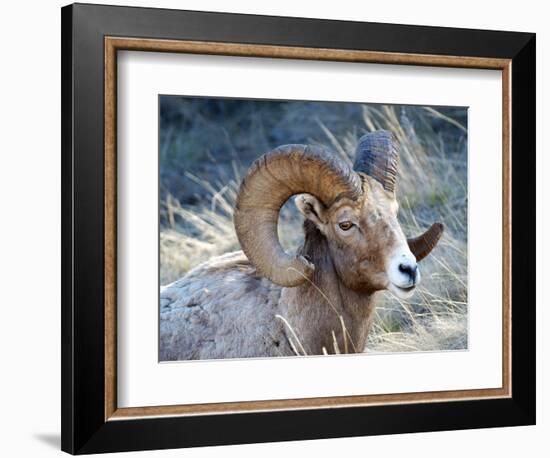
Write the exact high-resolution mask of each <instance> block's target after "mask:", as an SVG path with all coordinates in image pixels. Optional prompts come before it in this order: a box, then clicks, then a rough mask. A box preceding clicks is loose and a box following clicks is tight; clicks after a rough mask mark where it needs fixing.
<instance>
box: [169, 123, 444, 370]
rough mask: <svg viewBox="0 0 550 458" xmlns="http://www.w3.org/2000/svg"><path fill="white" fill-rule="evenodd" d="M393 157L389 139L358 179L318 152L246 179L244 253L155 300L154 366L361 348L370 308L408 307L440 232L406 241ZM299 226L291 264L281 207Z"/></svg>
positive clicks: (360, 157)
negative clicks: (391, 299)
mask: <svg viewBox="0 0 550 458" xmlns="http://www.w3.org/2000/svg"><path fill="white" fill-rule="evenodd" d="M397 161H398V153H397V150H396V147H395V142H394V139H393V136H392V134H391V133H389V132H387V131H377V132H373V133H370V134H366V135H364V136H363V137H362V138H361V139H360V140H359V144H358V146H357V150H356V159H355V164H354V167H353V169H352V168H351V167H350V166H349V165H348V164H347V163H345V162H344V161H343V160H341V159H340V158H338V157H337V156H336V155H335V154H333V153H331V152H330V151H328V150H325V149H324V148H321V147H317V146H306V145H285V146H281V147H279V148H276V149H274V150H273V151H271V152H268V153H266V154H264V155H263V156H262V157H260V158H259V159H257V160H256V161H255V162H254V164H252V166H251V167H250V169H249V170H248V173H247V175H246V176H245V178H244V179H243V181H242V183H241V186H240V189H239V193H238V197H237V202H236V206H235V212H234V223H235V229H236V231H237V236H238V239H239V242H240V244H241V247H242V249H243V251H239V252H235V253H230V254H226V255H223V256H220V257H217V258H214V259H212V260H210V261H208V262H206V263H204V264H201V265H199V266H198V267H196V268H194V269H193V270H191V271H190V272H188V273H187V275H185V276H184V277H183V278H181V279H179V280H177V281H176V282H174V283H172V284H170V285H168V286H166V287H164V288H163V289H162V291H161V298H160V301H161V311H160V359H161V360H162V361H169V360H187V359H215V358H242V357H266V356H281V355H283V356H290V355H296V354H299V355H305V354H307V355H315V354H322V353H324V352H328V353H334V352H337V351H339V352H342V353H343V352H349V353H352V352H361V351H363V350H364V347H365V343H366V339H367V333H368V329H369V324H370V319H371V316H372V311H373V308H374V298H375V296H376V293H377V292H378V291H381V290H384V289H389V290H390V291H392V292H393V293H394V294H395V295H397V296H398V297H400V298H406V297H409V296H410V295H411V294H412V293H413V290H414V288H415V287H416V285H417V284H418V282H419V280H420V272H419V270H418V267H417V262H418V261H420V260H421V259H423V258H424V257H426V256H427V255H428V254H429V253H430V252H431V250H432V249H433V248H434V247H435V245H436V244H437V242H438V240H439V238H440V237H441V234H442V232H443V225H442V224H440V223H436V224H433V225H432V226H431V227H430V228H429V229H428V230H427V231H426V232H425V233H424V234H423V235H421V236H419V237H417V238H413V239H406V238H405V236H404V235H403V231H402V229H401V227H400V225H399V223H398V221H397V210H398V204H397V201H396V198H395V180H396V174H397ZM291 196H296V198H295V202H296V204H297V206H298V208H299V210H300V211H301V213H302V214H303V216H304V217H305V222H304V243H303V246H302V247H301V248H300V249H299V250H298V253H297V254H296V255H292V254H288V253H286V252H285V251H284V250H283V248H282V247H281V244H280V242H279V238H278V235H277V223H278V217H279V210H280V208H281V206H282V205H283V204H284V203H285V202H286V201H287V200H288V199H289V198H290V197H291Z"/></svg>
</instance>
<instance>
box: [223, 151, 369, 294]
mask: <svg viewBox="0 0 550 458" xmlns="http://www.w3.org/2000/svg"><path fill="white" fill-rule="evenodd" d="M361 192H362V191H361V180H360V178H359V176H358V175H357V174H356V173H355V172H354V171H353V170H352V169H351V167H349V166H348V165H347V164H346V163H345V162H344V161H342V160H341V159H339V158H338V157H337V156H336V154H334V153H331V152H330V151H329V150H326V149H324V148H321V147H317V146H309V145H284V146H280V147H278V148H276V149H274V150H272V151H270V152H269V153H266V154H264V155H263V156H262V157H260V158H259V159H257V160H256V161H255V162H254V163H253V164H252V166H251V167H250V169H249V170H248V172H247V174H246V176H245V177H244V179H243V181H242V182H241V186H240V189H239V194H238V196H237V203H236V206H235V212H234V222H235V229H236V231H237V237H238V239H239V242H240V244H241V247H242V249H243V251H244V253H245V254H246V256H247V257H248V259H250V261H251V262H252V263H253V264H254V266H255V267H256V270H257V271H258V272H259V273H260V274H261V275H263V276H265V277H267V278H268V279H270V280H271V281H272V282H274V283H276V284H278V285H281V286H286V287H291V286H297V285H299V284H301V283H303V282H304V281H306V279H308V278H310V277H311V275H312V274H313V271H314V269H315V266H313V264H311V263H310V262H308V261H307V260H306V259H305V258H303V257H301V256H298V257H296V256H291V255H289V254H287V253H285V251H284V250H283V248H282V246H281V244H280V242H279V237H278V234H277V223H278V220H279V210H280V209H281V207H282V206H283V204H284V203H285V202H286V201H287V200H288V199H289V198H290V197H291V196H293V195H295V194H301V193H308V194H312V195H314V196H315V197H317V198H318V199H319V200H320V201H321V202H322V203H323V204H324V205H325V206H327V207H328V206H330V205H332V203H333V202H334V201H335V200H336V199H338V198H341V197H344V196H346V197H349V198H350V199H354V200H355V199H357V198H358V197H359V196H360V195H361Z"/></svg>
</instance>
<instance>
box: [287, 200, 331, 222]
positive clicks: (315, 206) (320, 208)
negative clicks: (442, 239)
mask: <svg viewBox="0 0 550 458" xmlns="http://www.w3.org/2000/svg"><path fill="white" fill-rule="evenodd" d="M294 202H295V203H296V206H297V207H298V210H300V213H302V215H304V217H305V218H306V219H309V220H310V221H311V222H313V223H315V225H316V226H317V227H318V228H321V227H322V226H325V225H326V224H327V213H326V208H325V206H324V205H323V203H322V202H321V201H320V200H319V199H317V197H315V196H313V195H311V194H298V195H297V196H296V197H295V198H294Z"/></svg>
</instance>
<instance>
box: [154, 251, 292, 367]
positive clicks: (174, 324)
mask: <svg viewBox="0 0 550 458" xmlns="http://www.w3.org/2000/svg"><path fill="white" fill-rule="evenodd" d="M280 295H281V288H280V287H279V286H277V285H274V284H273V283H271V282H270V281H269V280H267V279H265V278H263V277H260V276H259V275H257V274H256V270H255V268H254V267H253V266H252V265H251V264H250V262H249V260H248V259H247V258H246V256H245V255H244V254H243V252H242V251H238V252H235V253H229V254H226V255H223V256H220V257H217V258H214V259H212V260H210V261H208V262H206V263H204V264H201V265H199V266H197V267H196V268H195V269H193V270H191V271H190V272H188V273H187V274H186V275H185V276H184V277H182V278H181V279H179V280H177V281H175V282H174V283H172V284H170V285H168V286H166V287H164V288H163V289H162V291H161V294H160V307H161V310H160V360H161V361H177V360H188V359H216V358H244V357H265V356H282V355H292V354H293V352H292V349H291V347H290V345H289V343H288V340H287V338H286V335H285V333H284V330H283V323H282V322H281V320H279V319H277V318H276V317H275V315H276V314H277V313H279V312H278V303H279V298H280Z"/></svg>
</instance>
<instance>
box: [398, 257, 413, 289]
mask: <svg viewBox="0 0 550 458" xmlns="http://www.w3.org/2000/svg"><path fill="white" fill-rule="evenodd" d="M398 269H399V272H401V273H402V274H404V275H406V276H408V277H409V280H410V282H411V283H412V284H413V285H414V284H416V279H417V277H418V264H417V263H416V261H415V262H410V261H406V262H402V263H401V264H399V267H398Z"/></svg>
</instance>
